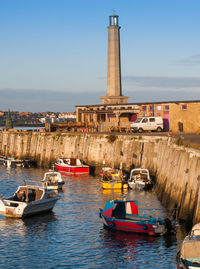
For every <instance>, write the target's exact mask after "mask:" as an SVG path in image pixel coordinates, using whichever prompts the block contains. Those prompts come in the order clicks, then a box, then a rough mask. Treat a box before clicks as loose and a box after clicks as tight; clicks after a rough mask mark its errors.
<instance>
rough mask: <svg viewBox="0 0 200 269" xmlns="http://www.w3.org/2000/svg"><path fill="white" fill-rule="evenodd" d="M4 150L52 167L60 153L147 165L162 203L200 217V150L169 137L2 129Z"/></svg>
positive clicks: (100, 162)
mask: <svg viewBox="0 0 200 269" xmlns="http://www.w3.org/2000/svg"><path fill="white" fill-rule="evenodd" d="M0 154H2V155H5V156H8V155H11V156H15V155H18V156H19V158H22V159H29V160H31V161H35V162H37V166H38V167H45V168H47V167H49V168H50V167H52V165H53V164H54V163H55V160H56V159H58V158H64V157H68V158H79V159H82V160H84V161H85V162H87V163H88V164H90V165H93V166H94V167H95V168H96V173H97V171H98V168H99V167H102V166H105V165H106V166H111V167H115V168H122V169H123V170H125V171H130V169H131V168H132V167H145V168H147V169H149V171H150V173H151V175H152V176H153V177H154V178H155V185H154V189H155V191H156V193H157V195H158V197H159V199H160V201H161V202H162V204H163V205H164V206H165V207H166V208H168V209H169V210H172V209H174V208H176V209H177V210H178V218H179V219H180V220H184V221H188V222H189V223H190V224H193V223H197V222H199V221H200V214H199V210H200V208H199V207H200V195H199V187H200V151H199V150H198V149H194V148H191V147H189V146H185V145H184V144H182V143H180V141H179V140H177V139H175V138H173V137H167V136H147V135H145V134H142V135H140V136H134V135H122V134H120V135H117V134H85V133H74V134H72V133H55V132H46V133H45V132H44V133H41V132H37V131H31V132H23V131H21V132H15V131H14V130H10V131H1V132H0Z"/></svg>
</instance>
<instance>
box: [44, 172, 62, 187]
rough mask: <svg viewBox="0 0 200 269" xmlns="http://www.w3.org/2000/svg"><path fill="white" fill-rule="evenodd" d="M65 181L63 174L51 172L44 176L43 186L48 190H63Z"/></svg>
mask: <svg viewBox="0 0 200 269" xmlns="http://www.w3.org/2000/svg"><path fill="white" fill-rule="evenodd" d="M64 184H65V181H64V180H62V177H61V173H59V172H55V171H49V172H46V173H45V174H44V178H43V180H42V185H43V187H44V188H46V189H48V190H62V187H63V185H64Z"/></svg>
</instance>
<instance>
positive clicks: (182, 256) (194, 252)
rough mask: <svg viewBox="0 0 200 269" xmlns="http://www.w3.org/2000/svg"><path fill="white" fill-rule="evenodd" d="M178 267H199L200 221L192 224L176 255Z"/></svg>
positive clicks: (187, 268) (188, 268)
mask: <svg viewBox="0 0 200 269" xmlns="http://www.w3.org/2000/svg"><path fill="white" fill-rule="evenodd" d="M176 267H177V268H178V269H195V268H200V223H198V224H196V225H194V226H193V228H192V230H191V232H190V233H189V234H188V235H187V236H186V237H185V239H184V240H183V243H182V246H181V249H180V251H178V253H177V255H176Z"/></svg>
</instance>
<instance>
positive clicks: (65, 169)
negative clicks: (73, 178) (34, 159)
mask: <svg viewBox="0 0 200 269" xmlns="http://www.w3.org/2000/svg"><path fill="white" fill-rule="evenodd" d="M56 168H57V169H58V171H60V172H61V173H65V174H71V175H80V174H89V166H61V165H58V164H56Z"/></svg>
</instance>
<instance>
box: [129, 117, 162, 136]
mask: <svg viewBox="0 0 200 269" xmlns="http://www.w3.org/2000/svg"><path fill="white" fill-rule="evenodd" d="M131 131H133V132H139V133H142V132H144V131H157V132H162V131H163V119H162V118H161V117H142V118H137V119H136V121H135V122H133V123H132V124H131Z"/></svg>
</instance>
